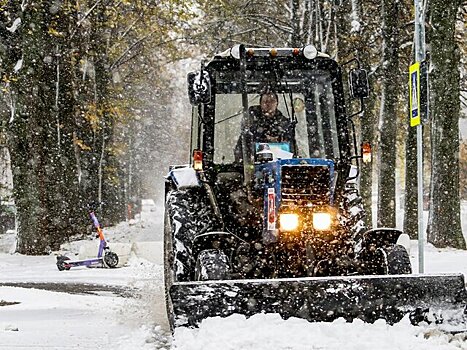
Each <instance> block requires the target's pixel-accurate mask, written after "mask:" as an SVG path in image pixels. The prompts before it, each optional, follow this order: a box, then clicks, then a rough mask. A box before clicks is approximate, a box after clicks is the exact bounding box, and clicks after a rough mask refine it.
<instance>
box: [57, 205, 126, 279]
mask: <svg viewBox="0 0 467 350" xmlns="http://www.w3.org/2000/svg"><path fill="white" fill-rule="evenodd" d="M89 215H90V216H91V219H92V222H93V224H94V227H95V228H96V229H97V233H98V234H99V239H100V244H99V251H98V252H97V258H94V259H88V260H77V261H71V260H70V258H69V257H67V256H64V255H59V256H57V267H58V269H59V270H60V271H63V270H69V269H71V268H72V267H76V266H87V267H90V266H94V265H97V266H98V267H104V266H108V267H110V268H114V267H117V265H118V255H117V254H115V253H114V252H111V251H110V250H109V247H108V246H107V242H106V241H105V238H104V232H103V231H102V228H101V225H100V224H99V221H98V220H97V217H96V215H95V214H94V212H92V211H91V212H90V213H89ZM104 251H105V253H104ZM102 253H104V256H102Z"/></svg>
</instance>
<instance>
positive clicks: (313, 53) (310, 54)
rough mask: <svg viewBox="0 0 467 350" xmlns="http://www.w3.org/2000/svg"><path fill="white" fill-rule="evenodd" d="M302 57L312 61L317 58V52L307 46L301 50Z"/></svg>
mask: <svg viewBox="0 0 467 350" xmlns="http://www.w3.org/2000/svg"><path fill="white" fill-rule="evenodd" d="M303 56H305V58H308V59H309V60H312V59H313V58H316V56H318V50H317V49H316V47H314V46H313V45H307V46H305V47H304V48H303Z"/></svg>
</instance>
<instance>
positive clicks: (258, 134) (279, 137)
mask: <svg viewBox="0 0 467 350" xmlns="http://www.w3.org/2000/svg"><path fill="white" fill-rule="evenodd" d="M248 112H249V113H250V116H251V126H250V133H251V140H248V141H247V142H248V143H250V149H252V150H253V146H254V145H255V144H256V143H260V142H261V143H263V142H264V143H267V142H290V143H292V140H293V135H292V133H293V128H292V124H291V122H290V120H289V119H288V118H286V117H285V116H284V115H283V114H282V113H281V112H280V111H279V110H276V113H275V114H274V116H265V115H263V113H262V111H261V107H260V106H251V107H250V108H249V109H248ZM242 130H243V125H242ZM242 159H243V153H242V137H241V135H240V137H239V139H238V141H237V145H236V146H235V160H236V161H237V162H241V161H242Z"/></svg>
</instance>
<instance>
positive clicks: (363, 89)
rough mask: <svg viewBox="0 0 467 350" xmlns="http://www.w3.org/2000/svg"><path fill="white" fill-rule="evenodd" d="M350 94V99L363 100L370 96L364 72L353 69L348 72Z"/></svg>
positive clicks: (366, 76)
mask: <svg viewBox="0 0 467 350" xmlns="http://www.w3.org/2000/svg"><path fill="white" fill-rule="evenodd" d="M349 82H350V94H351V95H352V98H365V97H368V96H369V94H370V87H369V85H368V75H367V73H366V70H364V69H360V68H358V69H357V68H355V69H352V70H351V71H350V74H349Z"/></svg>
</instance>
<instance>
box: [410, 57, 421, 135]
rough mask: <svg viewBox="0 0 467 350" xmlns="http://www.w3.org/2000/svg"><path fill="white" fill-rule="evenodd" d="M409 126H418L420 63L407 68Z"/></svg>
mask: <svg viewBox="0 0 467 350" xmlns="http://www.w3.org/2000/svg"><path fill="white" fill-rule="evenodd" d="M409 101H410V126H417V125H419V124H420V62H416V63H415V64H413V65H411V66H410V68H409Z"/></svg>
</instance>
